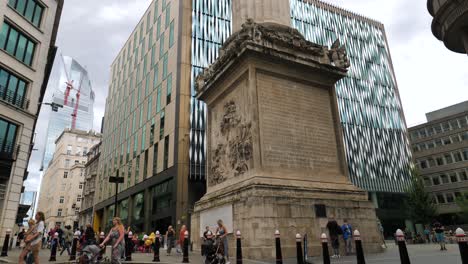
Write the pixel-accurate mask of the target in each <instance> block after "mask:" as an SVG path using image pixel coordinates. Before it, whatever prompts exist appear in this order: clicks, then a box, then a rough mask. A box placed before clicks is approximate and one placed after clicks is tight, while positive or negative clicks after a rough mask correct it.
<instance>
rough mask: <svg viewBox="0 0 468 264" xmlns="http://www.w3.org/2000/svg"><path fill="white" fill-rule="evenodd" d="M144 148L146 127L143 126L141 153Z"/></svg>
mask: <svg viewBox="0 0 468 264" xmlns="http://www.w3.org/2000/svg"><path fill="white" fill-rule="evenodd" d="M145 147H146V125H144V126H143V132H142V135H141V151H143V150H144V149H145Z"/></svg>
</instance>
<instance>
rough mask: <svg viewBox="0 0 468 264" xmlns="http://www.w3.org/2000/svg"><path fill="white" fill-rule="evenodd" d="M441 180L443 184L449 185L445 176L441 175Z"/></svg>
mask: <svg viewBox="0 0 468 264" xmlns="http://www.w3.org/2000/svg"><path fill="white" fill-rule="evenodd" d="M440 179H441V181H442V183H443V184H446V183H449V180H448V177H447V175H445V174H441V175H440Z"/></svg>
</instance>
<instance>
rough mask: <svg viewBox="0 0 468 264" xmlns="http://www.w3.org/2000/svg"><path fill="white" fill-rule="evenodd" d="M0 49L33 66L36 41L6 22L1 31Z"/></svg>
mask: <svg viewBox="0 0 468 264" xmlns="http://www.w3.org/2000/svg"><path fill="white" fill-rule="evenodd" d="M0 49H4V50H5V51H6V52H7V53H9V54H10V55H13V56H14V57H15V58H17V59H18V60H20V61H22V62H24V63H25V64H26V65H29V66H31V64H32V61H33V57H34V51H35V49H36V43H35V42H34V41H32V40H31V39H30V38H29V37H27V36H26V35H24V34H23V33H21V32H19V31H18V30H16V29H15V28H13V27H12V26H11V25H10V24H8V23H6V22H4V23H3V26H2V32H1V33H0Z"/></svg>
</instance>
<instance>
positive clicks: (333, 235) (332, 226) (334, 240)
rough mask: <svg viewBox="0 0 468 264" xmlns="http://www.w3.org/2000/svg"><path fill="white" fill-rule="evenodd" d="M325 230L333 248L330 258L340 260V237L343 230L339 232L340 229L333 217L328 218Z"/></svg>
mask: <svg viewBox="0 0 468 264" xmlns="http://www.w3.org/2000/svg"><path fill="white" fill-rule="evenodd" d="M327 229H328V233H329V235H330V240H331V244H332V248H333V256H332V258H340V257H341V256H340V241H339V238H340V235H342V234H343V230H341V227H340V226H339V225H338V223H337V222H336V220H335V219H334V217H333V216H332V217H330V219H329V221H328V223H327Z"/></svg>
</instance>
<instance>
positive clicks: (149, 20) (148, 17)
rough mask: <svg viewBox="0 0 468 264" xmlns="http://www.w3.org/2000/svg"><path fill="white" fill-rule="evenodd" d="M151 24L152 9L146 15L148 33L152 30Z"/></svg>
mask: <svg viewBox="0 0 468 264" xmlns="http://www.w3.org/2000/svg"><path fill="white" fill-rule="evenodd" d="M150 26H151V10H150V11H149V12H148V14H147V15H146V33H148V31H149V30H150V28H151V27H150Z"/></svg>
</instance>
